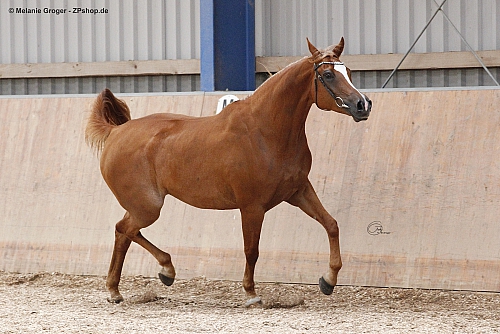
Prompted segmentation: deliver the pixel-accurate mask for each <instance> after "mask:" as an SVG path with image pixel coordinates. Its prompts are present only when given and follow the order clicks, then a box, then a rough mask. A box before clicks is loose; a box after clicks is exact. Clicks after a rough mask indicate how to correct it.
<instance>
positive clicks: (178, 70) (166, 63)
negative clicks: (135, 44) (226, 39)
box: [0, 59, 200, 79]
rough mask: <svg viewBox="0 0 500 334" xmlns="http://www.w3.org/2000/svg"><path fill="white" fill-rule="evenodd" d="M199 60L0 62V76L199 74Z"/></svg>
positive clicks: (65, 76) (6, 77)
mask: <svg viewBox="0 0 500 334" xmlns="http://www.w3.org/2000/svg"><path fill="white" fill-rule="evenodd" d="M199 73H200V60H199V59H170V60H130V61H107V62H88V63H87V62H81V63H80V62H78V63H35V64H0V79H19V78H24V79H27V78H68V77H113V76H142V75H176V74H199Z"/></svg>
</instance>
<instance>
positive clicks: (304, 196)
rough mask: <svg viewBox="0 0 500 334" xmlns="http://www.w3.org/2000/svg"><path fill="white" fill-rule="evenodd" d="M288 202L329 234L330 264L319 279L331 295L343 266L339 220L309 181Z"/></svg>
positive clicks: (320, 284) (322, 289)
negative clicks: (315, 221) (328, 209)
mask: <svg viewBox="0 0 500 334" xmlns="http://www.w3.org/2000/svg"><path fill="white" fill-rule="evenodd" d="M288 203H290V204H292V205H295V206H298V207H299V208H300V209H301V210H302V211H304V212H305V213H307V214H308V215H309V216H311V217H312V218H314V219H316V220H317V221H318V222H319V223H320V224H321V225H323V227H324V228H325V230H326V233H327V234H328V241H329V242H330V266H329V270H328V272H327V273H326V274H324V275H323V277H321V278H320V279H319V287H320V289H321V292H323V293H324V294H325V295H330V294H332V292H333V288H334V287H335V285H336V284H337V275H338V272H339V270H340V268H341V267H342V260H341V258H340V244H339V228H338V225H337V221H336V220H335V219H334V218H333V217H332V216H331V215H330V214H329V213H328V212H327V211H326V210H325V208H324V207H323V204H321V202H320V200H319V198H318V196H317V195H316V192H315V191H314V189H313V187H312V185H311V182H309V181H308V182H307V184H306V185H305V187H304V188H302V189H300V190H299V191H297V192H296V193H295V194H294V195H293V196H292V197H291V198H290V199H289V200H288Z"/></svg>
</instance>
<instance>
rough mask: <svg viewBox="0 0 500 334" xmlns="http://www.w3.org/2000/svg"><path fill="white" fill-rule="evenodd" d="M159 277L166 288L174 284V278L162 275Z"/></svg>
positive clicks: (159, 274)
mask: <svg viewBox="0 0 500 334" xmlns="http://www.w3.org/2000/svg"><path fill="white" fill-rule="evenodd" d="M158 277H159V278H160V281H161V282H162V283H163V284H165V285H166V286H171V285H172V284H174V278H171V277H167V276H165V275H163V274H162V273H158Z"/></svg>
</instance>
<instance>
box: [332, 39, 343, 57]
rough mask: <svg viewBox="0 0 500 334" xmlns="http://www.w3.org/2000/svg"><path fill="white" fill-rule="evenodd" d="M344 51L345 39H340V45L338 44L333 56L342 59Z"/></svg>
mask: <svg viewBox="0 0 500 334" xmlns="http://www.w3.org/2000/svg"><path fill="white" fill-rule="evenodd" d="M342 51H344V37H342V38H341V39H340V42H339V44H337V45H336V46H335V47H334V48H333V54H334V55H335V56H337V58H340V55H341V54H342Z"/></svg>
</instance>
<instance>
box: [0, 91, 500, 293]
mask: <svg viewBox="0 0 500 334" xmlns="http://www.w3.org/2000/svg"><path fill="white" fill-rule="evenodd" d="M369 96H370V98H371V99H372V100H373V102H374V109H373V112H372V116H370V119H369V120H368V121H367V122H364V123H355V122H353V121H352V119H350V118H349V117H346V116H343V115H339V114H336V113H327V112H323V111H320V110H318V109H316V108H315V107H313V108H312V109H311V112H310V116H309V118H308V121H307V124H306V126H307V129H306V131H307V133H308V138H309V143H310V146H311V149H312V152H313V157H314V158H313V167H312V171H311V175H310V177H311V180H312V183H313V185H314V186H315V188H316V190H317V192H318V195H319V197H320V199H321V200H322V202H323V203H324V205H325V207H326V208H327V209H328V210H329V212H330V213H331V214H332V215H333V216H334V217H335V218H336V219H337V220H338V222H339V226H340V231H341V249H342V254H343V261H344V268H343V269H342V270H341V272H340V275H339V283H340V284H354V285H374V286H400V287H424V288H445V289H472V290H489V291H500V247H498V245H500V229H499V228H498V217H500V206H499V202H500V188H499V184H500V163H498V156H499V155H498V153H499V150H500V131H498V124H500V113H499V111H498V101H499V100H500V90H451V91H397V92H369ZM121 97H122V98H123V99H124V100H125V101H126V102H127V103H128V104H129V106H130V108H131V111H132V115H133V117H134V118H136V117H139V116H142V115H146V114H151V113H155V112H162V111H170V112H176V113H185V114H190V115H196V116H200V115H211V114H213V113H214V111H215V108H216V104H217V100H218V98H219V96H218V95H210V94H203V93H192V94H191V93H189V94H180V95H168V94H164V95H148V96H145V95H128V96H121ZM240 97H242V96H241V95H240ZM93 99H94V97H93V96H92V97H88V96H83V97H61V96H59V97H29V98H18V97H16V98H0V133H1V134H2V138H1V140H0V199H1V200H0V213H1V214H0V231H1V232H0V270H6V271H18V272H37V271H49V272H52V271H59V272H64V273H75V274H92V275H105V274H106V273H107V267H108V263H109V260H110V257H111V250H112V244H113V237H114V232H113V231H114V224H115V223H116V222H117V221H118V220H119V219H120V218H121V217H122V215H123V213H124V211H123V209H122V208H121V207H120V206H119V205H118V203H117V202H116V200H115V199H114V197H113V195H112V194H111V192H110V191H109V189H108V188H107V186H106V185H105V183H104V182H103V180H102V178H101V175H100V172H99V167H98V165H99V164H98V159H97V157H96V156H95V155H94V154H93V153H92V152H91V150H90V149H89V148H88V147H87V146H86V145H85V142H84V138H83V129H84V126H85V119H86V112H87V110H88V106H89V104H90V103H92V101H93ZM374 222H375V223H374ZM372 223H374V224H372ZM370 224H372V225H371V226H370V227H369V225H370ZM368 232H374V233H372V234H369V233H368ZM143 233H144V235H145V236H146V237H148V238H149V239H150V240H151V241H152V242H153V243H155V244H156V245H158V246H159V247H160V248H162V249H164V250H166V251H168V252H170V253H171V254H172V257H173V262H174V265H175V266H176V269H177V272H178V276H179V277H181V278H189V277H193V276H198V275H205V276H207V277H209V278H223V279H236V280H240V279H241V278H242V274H243V269H244V256H243V245H242V235H241V223H240V215H239V212H238V211H212V210H199V209H195V208H192V207H189V206H187V205H185V204H184V203H181V202H179V201H177V200H175V199H173V198H167V200H166V202H165V206H164V208H163V211H162V215H161V217H160V219H159V221H158V222H157V223H156V224H154V225H153V226H151V227H149V228H147V229H145V230H144V231H143ZM373 234H374V235H373ZM327 252H328V242H327V237H326V233H325V232H324V230H323V229H322V228H321V226H320V225H319V224H318V223H317V222H315V221H314V220H312V219H310V218H309V217H307V216H306V215H305V214H303V213H302V212H301V211H300V210H298V209H296V208H293V207H290V206H289V205H287V204H281V205H279V206H278V207H276V208H274V209H273V210H271V211H270V212H268V213H267V215H266V218H265V222H264V228H263V232H262V239H261V256H260V259H259V262H258V264H257V268H256V279H257V280H260V281H282V282H309V283H316V282H317V279H318V277H319V276H320V275H321V274H322V273H323V272H324V271H325V270H326V267H327V265H328V253H327ZM157 270H158V265H157V264H156V261H155V260H154V259H153V257H152V256H150V255H149V254H148V253H146V252H145V251H143V250H142V249H141V248H140V247H139V246H137V245H132V247H131V249H130V252H129V254H128V256H127V259H126V262H125V267H124V273H125V274H128V275H135V274H141V275H146V276H155V275H156V273H157Z"/></svg>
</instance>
